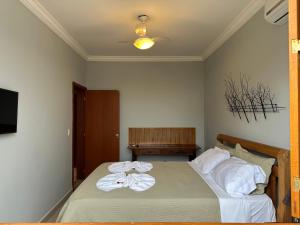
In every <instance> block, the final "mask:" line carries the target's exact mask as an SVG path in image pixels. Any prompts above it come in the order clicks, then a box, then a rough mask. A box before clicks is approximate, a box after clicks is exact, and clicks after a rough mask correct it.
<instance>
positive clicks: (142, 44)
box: [133, 38, 155, 50]
mask: <svg viewBox="0 0 300 225" xmlns="http://www.w3.org/2000/svg"><path fill="white" fill-rule="evenodd" d="M154 44H155V42H154V41H153V39H152V38H138V39H136V40H135V41H134V43H133V45H134V46H135V47H136V48H138V49H141V50H145V49H149V48H151V47H153V45H154Z"/></svg>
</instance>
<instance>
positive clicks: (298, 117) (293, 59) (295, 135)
mask: <svg viewBox="0 0 300 225" xmlns="http://www.w3.org/2000/svg"><path fill="white" fill-rule="evenodd" d="M299 6H300V3H299V0H290V1H289V63H290V124H291V125H290V136H291V139H290V143H291V195H292V202H291V203H292V216H293V217H294V218H300V195H299V190H300V180H299V177H300V167H299V160H300V155H299V145H300V132H299V129H300V109H299V107H300V77H299V75H300V73H299V50H300V48H299V47H300V42H299V39H300V22H299V18H300V17H299V15H300V14H299V13H300V11H299ZM297 48H298V49H297Z"/></svg>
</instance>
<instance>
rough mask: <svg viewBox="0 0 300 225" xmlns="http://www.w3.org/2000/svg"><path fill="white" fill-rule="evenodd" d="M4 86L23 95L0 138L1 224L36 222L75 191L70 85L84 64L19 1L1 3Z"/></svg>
mask: <svg viewBox="0 0 300 225" xmlns="http://www.w3.org/2000/svg"><path fill="white" fill-rule="evenodd" d="M0 27H1V29H0V49H1V54H0V87H1V88H6V89H11V90H15V91H18V92H19V113H18V132H17V133H16V134H7V135H0V154H1V157H0V178H1V184H0V221H1V222H9V221H14V222H16V221H22V222H26V221H28V222H35V221H38V220H39V219H41V217H42V216H43V215H44V214H45V213H46V212H47V211H48V210H49V209H50V208H51V207H52V206H53V205H54V204H55V203H56V202H57V201H58V200H59V199H60V198H61V197H62V196H64V195H65V194H66V193H67V192H68V191H69V190H70V189H71V167H72V166H71V160H72V157H71V153H72V149H71V143H72V142H71V141H72V137H71V136H67V129H69V128H71V127H72V81H73V80H75V81H78V82H81V83H82V82H83V81H84V79H83V75H84V70H85V62H84V61H83V60H82V59H81V58H79V57H78V56H77V55H76V54H75V53H74V52H73V51H72V50H71V49H70V48H69V47H68V46H67V45H66V44H65V43H64V42H63V41H62V40H61V39H60V38H58V37H57V36H56V35H55V34H54V33H52V32H51V31H50V30H49V29H48V28H47V27H46V26H45V25H44V24H42V23H41V22H40V21H39V19H37V18H36V16H34V15H33V14H32V13H31V12H29V11H28V9H26V8H25V7H24V6H23V5H21V4H20V3H19V1H17V0H1V7H0Z"/></svg>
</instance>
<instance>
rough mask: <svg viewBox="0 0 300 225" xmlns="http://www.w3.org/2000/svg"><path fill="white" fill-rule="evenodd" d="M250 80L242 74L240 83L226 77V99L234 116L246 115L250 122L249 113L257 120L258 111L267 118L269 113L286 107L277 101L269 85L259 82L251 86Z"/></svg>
mask: <svg viewBox="0 0 300 225" xmlns="http://www.w3.org/2000/svg"><path fill="white" fill-rule="evenodd" d="M249 81H250V80H249V77H247V76H245V75H242V74H241V76H240V82H239V84H237V83H236V82H235V81H234V80H233V79H232V78H228V79H225V87H226V90H225V99H226V101H227V104H228V106H229V110H230V111H231V112H232V113H233V115H234V116H235V115H238V116H239V118H240V119H242V117H243V116H244V117H245V118H246V120H247V122H248V123H249V122H250V119H249V113H251V114H253V117H254V119H255V120H256V121H257V115H258V113H263V115H264V117H265V119H267V113H276V112H279V111H280V110H281V109H284V108H285V107H280V106H278V105H277V104H276V103H275V95H274V94H273V93H272V92H271V90H270V88H269V87H268V86H265V85H264V84H262V83H260V82H258V83H257V85H256V87H251V86H250V85H249Z"/></svg>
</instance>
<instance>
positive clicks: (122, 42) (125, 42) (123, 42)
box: [117, 41, 132, 44]
mask: <svg viewBox="0 0 300 225" xmlns="http://www.w3.org/2000/svg"><path fill="white" fill-rule="evenodd" d="M117 43H118V44H128V43H132V41H118V42H117Z"/></svg>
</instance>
